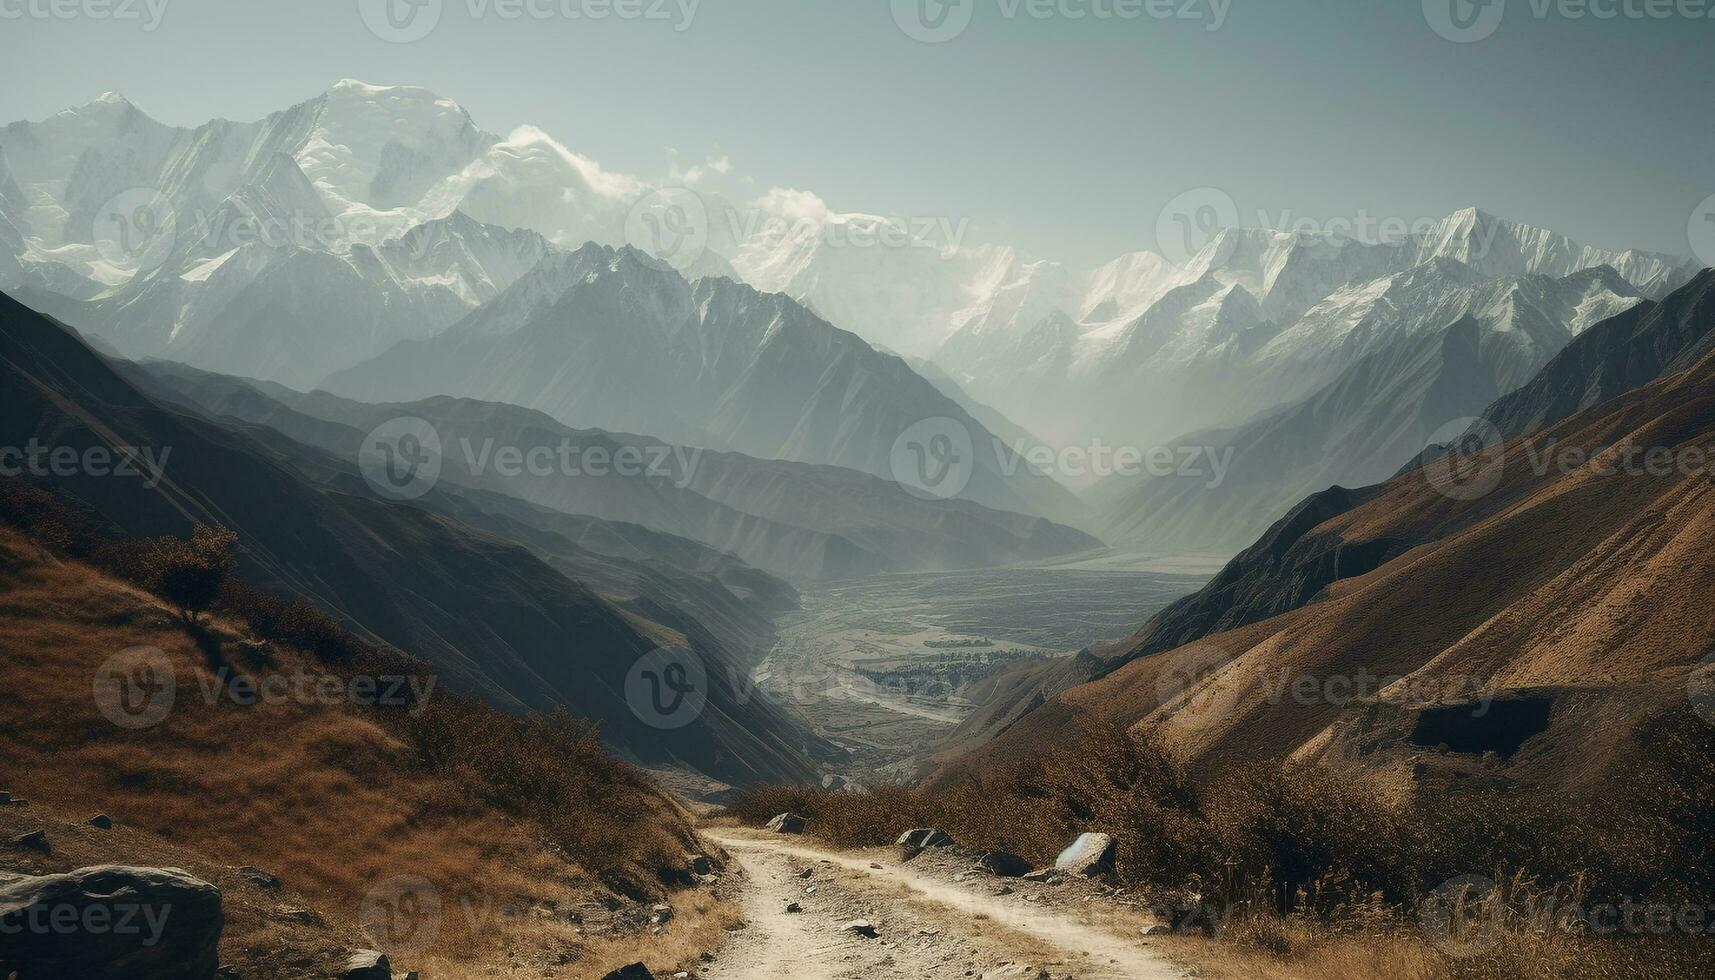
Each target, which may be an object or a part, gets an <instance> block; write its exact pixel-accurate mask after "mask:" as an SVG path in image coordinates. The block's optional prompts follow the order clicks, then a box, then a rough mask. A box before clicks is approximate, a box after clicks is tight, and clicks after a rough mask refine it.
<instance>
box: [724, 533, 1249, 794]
mask: <svg viewBox="0 0 1715 980" xmlns="http://www.w3.org/2000/svg"><path fill="white" fill-rule="evenodd" d="M1218 569H1219V562H1217V561H1216V560H1214V559H1209V558H1176V559H1162V558H1154V557H1148V556H1108V557H1102V558H1095V559H1089V560H1085V561H1079V562H1068V563H1038V564H1030V565H1014V566H1008V567H1005V568H992V569H973V570H968V571H948V572H928V573H918V574H902V575H875V576H869V577H866V578H860V579H848V580H843V581H838V582H829V583H822V584H819V585H816V586H813V587H808V588H804V589H802V590H801V591H800V606H801V608H800V609H799V610H797V611H794V612H791V613H788V614H787V615H785V616H783V617H782V618H781V619H780V621H779V624H778V626H779V633H780V639H779V642H778V643H777V644H776V646H775V647H774V649H773V651H771V652H770V654H769V655H768V657H767V658H766V659H765V660H764V661H763V662H762V663H761V664H759V665H758V666H757V668H756V670H755V671H754V672H753V674H752V681H753V683H754V684H755V686H756V687H757V688H758V689H760V690H762V691H765V692H767V693H768V694H769V695H771V696H772V697H774V698H775V699H777V700H779V701H780V702H782V703H783V704H785V705H786V706H787V707H788V708H790V709H791V710H793V711H795V712H796V713H798V714H799V715H801V716H802V717H803V718H804V720H805V721H806V723H807V724H809V726H810V727H811V728H812V729H813V730H814V731H815V732H816V733H817V734H818V735H820V736H821V737H822V738H823V739H826V740H827V741H828V742H831V743H832V744H833V745H835V746H836V747H838V748H840V749H843V750H845V751H846V752H847V753H849V758H848V760H847V762H846V763H845V764H844V766H843V771H842V772H841V773H840V775H841V776H843V777H845V778H847V779H850V780H852V781H854V782H857V783H859V784H868V783H872V782H874V781H877V780H881V781H898V780H905V779H909V778H911V777H912V776H913V775H915V773H916V771H917V768H918V767H919V766H920V765H921V763H922V762H923V761H924V759H925V757H926V754H927V751H928V750H929V749H930V748H931V747H932V745H933V744H934V743H935V742H936V741H937V740H938V739H940V738H942V737H944V736H945V735H946V734H947V733H948V732H950V731H951V730H952V729H953V728H954V727H955V726H956V725H957V724H958V723H959V722H961V721H962V720H964V718H965V716H966V715H967V714H968V713H969V712H970V710H971V709H972V707H973V706H974V701H973V698H980V695H978V694H973V692H972V688H974V687H975V686H977V685H978V684H980V683H981V682H982V681H984V680H986V679H987V678H989V677H991V676H994V675H995V674H997V673H999V672H1001V671H1004V670H1006V669H1007V668H1008V667H1009V666H1011V665H1014V664H1022V663H1030V662H1040V661H1042V660H1046V659H1050V658H1054V657H1059V656H1065V655H1069V654H1072V653H1076V652H1077V651H1078V650H1080V649H1083V648H1085V647H1088V646H1090V645H1091V644H1095V643H1100V642H1103V641H1114V640H1118V639H1119V638H1121V637H1123V636H1125V635H1126V634H1128V633H1130V632H1131V631H1132V630H1133V629H1135V628H1136V622H1135V620H1136V618H1137V616H1138V615H1139V614H1140V612H1141V613H1142V614H1143V615H1152V614H1153V613H1154V612H1156V611H1158V610H1160V609H1162V608H1164V607H1166V606H1167V605H1168V604H1169V603H1171V602H1173V601H1174V600H1176V599H1179V598H1181V597H1183V596H1186V595H1189V594H1191V593H1193V592H1195V591H1196V590H1197V589H1198V588H1200V587H1201V586H1202V585H1203V583H1204V582H1205V581H1207V580H1208V578H1209V576H1210V575H1212V574H1213V573H1214V572H1215V571H1217V570H1218Z"/></svg>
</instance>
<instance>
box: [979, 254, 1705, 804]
mask: <svg viewBox="0 0 1715 980" xmlns="http://www.w3.org/2000/svg"><path fill="white" fill-rule="evenodd" d="M1707 286H1708V282H1707V277H1704V278H1702V279H1699V280H1698V281H1697V282H1694V283H1693V284H1691V285H1689V286H1687V287H1685V288H1684V289H1682V290H1680V291H1679V293H1678V294H1676V295H1675V296H1673V297H1670V298H1669V299H1668V300H1667V301H1666V302H1664V304H1663V305H1664V306H1671V307H1672V308H1673V309H1675V310H1679V311H1687V310H1691V309H1694V308H1695V303H1694V302H1692V301H1693V300H1698V299H1701V297H1702V296H1703V295H1704V294H1705V293H1706V290H1707ZM1664 322H1673V321H1672V320H1668V321H1664ZM1678 322H1680V323H1685V322H1686V321H1684V320H1681V321H1678ZM1708 330H1709V323H1708V321H1707V319H1704V320H1703V322H1702V326H1701V328H1697V329H1682V330H1681V331H1680V332H1677V336H1678V337H1679V338H1680V340H1679V341H1678V343H1679V345H1680V349H1681V350H1682V351H1683V352H1685V353H1686V356H1688V357H1690V356H1697V355H1696V354H1695V352H1696V351H1698V350H1700V349H1703V348H1702V345H1703V343H1704V341H1703V337H1705V336H1706V335H1707V332H1708ZM1668 333H1672V331H1668ZM1665 335H1666V334H1664V336H1665ZM1593 336H1598V337H1603V336H1605V337H1606V338H1607V341H1608V344H1609V345H1610V346H1608V348H1607V349H1608V350H1610V351H1613V352H1614V353H1615V354H1616V355H1617V356H1618V355H1623V353H1624V351H1625V348H1626V345H1627V344H1628V343H1630V342H1631V341H1632V340H1633V339H1634V337H1635V336H1636V335H1635V334H1634V333H1633V332H1632V331H1631V330H1628V329H1619V328H1612V327H1610V328H1608V329H1605V330H1603V331H1602V333H1600V334H1593ZM1672 346H1673V345H1672V344H1669V343H1666V342H1664V343H1663V344H1662V345H1661V346H1660V347H1658V348H1656V349H1657V350H1658V351H1661V352H1662V353H1661V354H1660V355H1658V356H1659V360H1658V363H1662V364H1665V365H1669V370H1671V369H1672V365H1674V362H1675V360H1676V357H1675V356H1671V355H1673V352H1672V350H1671V349H1670V348H1671V347H1672ZM1568 355H1571V356H1567V357H1566V360H1565V361H1564V362H1561V361H1557V362H1555V363H1554V364H1551V365H1550V366H1549V367H1548V368H1547V369H1545V371H1544V374H1545V375H1549V374H1554V373H1558V372H1557V368H1566V367H1568V366H1570V365H1573V364H1576V363H1578V362H1579V361H1580V360H1581V359H1583V358H1589V357H1590V352H1588V351H1585V352H1583V353H1582V354H1581V355H1574V354H1573V353H1572V352H1570V351H1569V352H1568ZM1586 363H1590V361H1586ZM1712 392H1715V355H1711V354H1709V353H1704V354H1702V355H1701V357H1700V358H1699V359H1698V360H1696V361H1695V362H1694V363H1693V364H1691V365H1690V366H1689V367H1686V368H1685V369H1684V370H1679V371H1677V373H1671V374H1668V375H1666V376H1664V377H1661V378H1659V379H1657V380H1654V381H1651V382H1650V383H1648V384H1647V385H1645V386H1644V387H1642V388H1639V389H1637V390H1635V391H1632V392H1629V393H1625V394H1622V395H1620V396H1619V397H1616V398H1614V399H1612V400H1609V401H1607V402H1604V403H1602V404H1599V405H1596V406H1594V407H1590V408H1587V409H1584V410H1583V411H1581V412H1578V413H1577V414H1574V415H1571V416H1569V417H1567V418H1565V419H1562V420H1560V421H1559V422H1557V423H1554V424H1551V425H1547V426H1546V427H1544V428H1541V429H1540V430H1539V431H1537V432H1536V433H1534V434H1533V435H1531V436H1529V437H1526V438H1523V439H1515V440H1512V441H1510V442H1508V443H1507V444H1506V445H1505V446H1504V448H1499V449H1496V450H1493V451H1490V452H1482V453H1477V454H1474V455H1466V456H1464V457H1462V458H1461V459H1460V460H1459V462H1458V463H1457V466H1458V467H1459V469H1458V470H1454V469H1452V467H1453V466H1454V465H1455V464H1453V463H1452V461H1442V462H1441V464H1439V465H1437V464H1436V463H1431V464H1430V465H1428V466H1426V467H1424V468H1422V469H1414V470H1411V471H1409V472H1406V473H1403V474H1401V475H1399V476H1398V477H1395V478H1394V479H1393V480H1391V481H1389V482H1388V483H1386V484H1383V485H1381V486H1378V487H1374V488H1370V489H1367V490H1364V491H1360V492H1349V491H1345V490H1341V489H1339V488H1335V489H1333V490H1330V491H1327V492H1326V493H1324V494H1320V495H1318V496H1316V497H1313V498H1311V499H1309V500H1307V501H1305V502H1304V504H1302V505H1301V506H1300V507H1299V508H1298V509H1297V510H1295V511H1294V512H1293V514H1291V515H1289V516H1288V517H1287V518H1286V519H1284V520H1283V521H1281V522H1280V523H1279V524H1278V525H1276V527H1275V528H1273V529H1271V530H1270V532H1269V534H1268V535H1267V536H1265V538H1264V539H1263V540H1262V541H1260V542H1258V543H1257V544H1256V545H1255V546H1254V547H1252V548H1251V549H1249V550H1248V551H1246V552H1245V553H1244V554H1242V555H1241V556H1240V557H1239V558H1237V559H1235V560H1234V562H1233V563H1232V564H1231V565H1230V566H1229V567H1228V568H1227V569H1226V570H1225V571H1223V573H1222V574H1221V575H1220V576H1218V577H1217V578H1216V579H1215V580H1214V581H1212V582H1211V583H1210V584H1209V585H1208V586H1207V587H1206V588H1205V589H1204V590H1203V591H1202V592H1200V593H1198V594H1197V595H1195V596H1192V597H1189V598H1187V599H1186V600H1183V601H1181V602H1180V603H1178V604H1176V605H1175V606H1173V607H1170V608H1169V609H1168V610H1166V611H1164V612H1163V613H1162V614H1160V615H1159V616H1157V617H1156V618H1155V619H1154V620H1152V621H1151V622H1150V623H1149V624H1148V625H1146V626H1145V627H1144V628H1143V629H1142V630H1141V631H1140V632H1139V633H1138V634H1137V636H1135V637H1134V638H1133V639H1132V641H1131V642H1130V643H1129V644H1128V646H1127V648H1126V649H1124V650H1122V651H1120V652H1118V653H1117V654H1116V655H1114V656H1113V657H1112V658H1111V659H1110V660H1109V663H1108V666H1107V668H1106V669H1105V676H1103V677H1101V679H1099V680H1097V681H1095V682H1093V683H1091V684H1087V685H1083V686H1080V687H1076V688H1072V689H1069V690H1066V691H1064V692H1063V693H1060V694H1059V695H1058V696H1057V697H1051V698H1048V699H1046V702H1045V703H1044V705H1043V707H1041V708H1040V709H1038V710H1036V711H1033V712H1030V713H1029V714H1028V715H1026V716H1025V717H1024V718H1022V719H1020V720H1018V721H1016V722H1014V723H1013V724H1012V725H1011V727H1010V728H1009V729H1008V730H1007V731H1006V732H1005V733H1004V734H1002V735H1001V736H1000V737H999V738H998V739H997V740H996V741H995V742H994V743H993V744H991V745H989V746H988V747H987V748H985V749H984V750H982V752H981V754H980V755H979V756H978V758H982V757H988V756H1004V755H1008V754H1015V753H1020V752H1034V751H1039V750H1040V748H1041V746H1042V745H1043V744H1044V743H1045V742H1052V741H1055V740H1057V739H1059V738H1060V737H1062V736H1063V735H1064V734H1066V733H1067V732H1069V731H1071V730H1072V729H1074V728H1076V727H1077V726H1079V725H1083V724H1087V723H1089V722H1090V721H1093V720H1097V719H1102V720H1109V721H1115V722H1119V723H1122V724H1125V725H1128V726H1138V727H1141V728H1145V729H1149V730H1153V731H1159V732H1160V733H1161V734H1162V735H1163V736H1164V737H1165V738H1166V740H1167V744H1169V745H1172V746H1174V747H1175V749H1176V750H1178V751H1180V752H1182V753H1183V754H1184V755H1185V756H1186V757H1187V758H1188V759H1190V760H1191V761H1192V762H1193V763H1194V764H1195V765H1197V766H1199V767H1214V766H1219V765H1222V764H1227V763H1233V762H1238V761H1240V760H1242V759H1246V758H1255V757H1258V756H1265V757H1281V756H1287V755H1296V756H1298V757H1301V758H1315V759H1320V760H1323V761H1325V762H1328V763H1330V764H1334V765H1339V766H1344V767H1348V768H1351V769H1354V770H1362V771H1365V772H1369V773H1371V774H1374V775H1376V776H1377V777H1378V778H1380V779H1382V780H1383V781H1384V783H1385V782H1386V781H1389V780H1393V781H1409V780H1412V779H1426V778H1427V779H1436V778H1442V777H1448V778H1458V779H1464V780H1470V781H1472V782H1473V784H1482V785H1503V786H1504V785H1511V784H1532V783H1546V784H1551V785H1555V786H1558V787H1563V788H1567V789H1572V790H1576V789H1577V788H1579V787H1582V786H1589V785H1591V784H1593V783H1596V782H1600V781H1604V780H1608V779H1613V778H1617V777H1618V776H1619V774H1621V773H1623V772H1624V771H1625V767H1626V760H1627V759H1628V758H1630V757H1631V753H1634V752H1637V751H1641V750H1642V747H1641V746H1639V745H1638V744H1636V743H1635V742H1633V741H1631V740H1630V736H1629V734H1628V733H1630V732H1632V731H1634V730H1635V729H1636V726H1637V724H1638V722H1639V721H1640V720H1642V719H1644V718H1647V717H1650V716H1651V715H1653V714H1655V713H1658V712H1660V711H1662V710H1664V709H1665V708H1666V707H1668V706H1671V705H1676V704H1682V703H1683V699H1684V698H1685V696H1686V691H1687V687H1686V685H1687V684H1688V682H1689V681H1690V677H1691V672H1692V670H1693V668H1694V667H1695V665H1696V664H1697V663H1698V661H1699V659H1700V658H1703V657H1704V656H1706V655H1707V653H1708V651H1709V650H1710V649H1711V648H1715V608H1712V607H1710V606H1709V604H1708V603H1707V602H1705V601H1703V598H1702V596H1703V594H1704V593H1705V592H1707V590H1708V589H1709V587H1710V582H1711V579H1712V578H1715V558H1711V556H1710V555H1709V553H1708V548H1707V547H1706V543H1707V540H1708V536H1709V534H1710V533H1711V532H1712V530H1715V483H1712V482H1711V480H1710V470H1709V463H1710V460H1711V458H1715V457H1711V455H1710V452H1709V450H1710V448H1711V447H1715V395H1712V394H1711V393H1712ZM1550 447H1558V448H1559V449H1560V450H1565V449H1567V448H1576V449H1577V450H1579V453H1578V454H1574V455H1562V456H1557V457H1555V458H1556V459H1557V460H1558V462H1556V463H1555V464H1553V465H1549V466H1542V465H1540V463H1539V460H1541V459H1542V458H1544V456H1546V455H1547V454H1548V453H1549V449H1550ZM1650 450H1653V451H1654V456H1653V457H1652V456H1651V455H1649V453H1648V452H1647V451H1650ZM1652 458H1654V459H1657V460H1658V462H1657V463H1654V464H1651V463H1649V462H1648V460H1650V459H1652ZM1661 460H1666V461H1668V463H1669V465H1661V463H1660V461H1661ZM1485 491H1486V492H1485ZM966 734H967V736H969V735H973V734H974V733H971V732H967V733H966ZM1449 743H1450V744H1451V747H1449ZM1485 752H1492V753H1494V754H1493V755H1491V756H1488V757H1485V756H1484V753H1485ZM967 761H968V760H967Z"/></svg>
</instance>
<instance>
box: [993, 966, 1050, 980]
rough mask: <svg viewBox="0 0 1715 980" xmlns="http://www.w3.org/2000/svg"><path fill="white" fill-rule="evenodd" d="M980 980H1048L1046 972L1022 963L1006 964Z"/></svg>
mask: <svg viewBox="0 0 1715 980" xmlns="http://www.w3.org/2000/svg"><path fill="white" fill-rule="evenodd" d="M982 980H1049V978H1048V971H1047V970H1043V969H1038V968H1037V967H1034V966H1026V965H1024V964H1023V963H1007V964H1005V965H1004V966H1001V967H1000V968H998V969H994V970H990V971H988V972H987V973H985V974H983V976H982Z"/></svg>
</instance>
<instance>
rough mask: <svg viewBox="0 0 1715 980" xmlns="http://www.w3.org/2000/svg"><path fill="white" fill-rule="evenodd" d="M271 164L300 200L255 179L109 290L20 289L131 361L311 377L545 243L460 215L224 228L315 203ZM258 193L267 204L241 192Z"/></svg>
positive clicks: (409, 325)
mask: <svg viewBox="0 0 1715 980" xmlns="http://www.w3.org/2000/svg"><path fill="white" fill-rule="evenodd" d="M274 163H275V166H276V167H277V169H275V170H272V171H270V173H274V174H279V173H285V172H289V173H290V180H289V183H290V184H291V186H292V187H294V188H295V189H296V190H295V193H296V194H297V195H298V196H300V197H306V198H307V203H300V204H299V205H297V206H296V207H294V206H290V205H285V204H281V203H279V202H278V201H271V200H267V198H268V197H269V196H268V195H264V194H262V193H260V191H261V188H262V187H264V186H265V185H250V186H248V187H247V188H246V190H244V191H242V192H240V194H238V195H234V197H232V198H230V199H229V200H228V201H227V202H226V204H225V205H223V210H226V209H230V210H232V211H233V212H234V213H232V214H226V215H223V216H222V215H217V217H216V218H215V220H214V222H213V223H212V224H211V225H210V226H209V230H208V231H207V232H206V234H204V235H202V236H201V237H189V236H185V237H182V238H181V244H180V245H179V246H178V247H177V249H176V250H175V251H174V252H173V253H172V255H171V256H170V257H168V258H167V259H166V260H165V261H164V262H163V263H162V265H161V266H160V267H159V268H157V269H153V270H149V271H146V272H144V273H142V274H141V275H139V276H137V277H136V278H134V279H132V280H131V281H130V282H128V283H127V284H126V285H124V286H123V287H120V288H118V289H116V290H114V291H113V292H111V293H110V294H108V295H103V296H99V297H96V298H94V299H91V300H88V301H86V302H82V303H76V302H67V301H59V302H55V301H53V300H51V299H49V300H47V301H46V302H44V301H43V300H44V299H46V297H45V295H44V293H43V292H42V291H41V290H35V291H31V292H30V293H28V294H27V295H26V298H27V299H29V300H30V301H31V302H36V303H39V304H40V305H42V306H44V307H45V308H49V309H52V310H53V312H54V313H55V314H56V315H58V316H60V317H62V318H64V319H66V320H68V321H69V322H71V323H72V324H73V325H74V326H76V327H77V328H78V329H79V330H80V331H83V332H84V333H86V334H88V335H90V336H92V337H96V338H99V339H101V340H103V341H105V342H107V343H109V344H111V345H112V346H113V347H114V348H115V349H117V350H119V351H121V352H122V353H124V354H125V355H126V356H129V357H134V358H141V357H162V358H173V359H177V360H182V361H184V362H186V363H189V364H192V365H195V366H198V367H202V368H204V369H206V370H212V371H222V372H235V371H236V372H245V373H247V374H251V375H255V376H257V377H262V378H267V379H269V380H276V381H280V382H282V383H286V384H298V385H302V386H307V385H308V384H310V383H311V382H313V381H315V380H318V379H320V378H321V377H323V376H325V375H326V374H327V373H328V372H330V371H333V370H337V369H339V368H342V367H345V366H347V365H350V364H352V363H355V362H356V361H358V360H360V359H362V358H365V357H369V356H372V355H374V354H376V353H379V352H380V351H382V350H385V349H386V348H388V347H390V346H391V345H393V344H394V343H396V342H398V341H400V340H403V339H409V338H421V337H427V336H431V335H433V334H434V333H435V332H437V331H438V330H440V329H442V328H444V327H446V326H448V325H450V324H452V323H453V322H455V321H456V320H458V319H459V318H461V317H463V316H464V315H466V314H467V313H469V312H470V311H471V310H473V309H475V308H476V307H477V306H479V305H481V304H482V303H484V302H486V301H487V300H489V299H492V298H493V297H494V296H495V295H497V294H498V293H499V292H500V291H501V290H502V289H504V288H505V287H507V286H509V285H511V284H512V283H513V282H514V281H516V280H517V279H518V277H519V276H521V275H523V274H524V273H525V272H527V271H528V270H529V269H531V268H532V267H534V266H535V265H536V264H537V263H538V262H540V261H541V260H542V258H543V256H544V255H546V254H547V251H548V246H547V243H546V242H545V241H544V240H543V239H542V238H541V237H540V236H538V235H535V234H532V233H529V232H511V231H504V230H502V229H499V228H494V227H492V226H488V225H482V224H479V223H477V222H475V221H473V220H471V219H470V218H469V217H467V216H465V215H462V214H458V213H455V214H453V215H451V216H449V217H447V218H444V219H439V220H436V221H431V222H428V223H426V224H422V225H418V226H416V227H415V228H412V229H411V230H410V231H408V232H406V233H404V234H402V235H400V236H398V237H396V238H391V239H388V240H386V241H384V242H381V243H380V244H377V245H374V246H371V245H367V244H363V243H353V242H341V241H337V240H316V239H314V238H307V239H306V238H296V239H294V238H291V237H280V238H271V239H266V240H253V239H249V238H247V237H244V236H239V240H234V239H233V238H232V237H229V236H227V235H226V234H225V232H223V230H222V229H235V228H242V227H248V226H254V227H259V228H277V229H279V228H288V227H293V225H291V224H289V222H292V221H294V220H299V219H298V218H295V217H294V216H301V215H303V214H305V213H307V212H308V210H309V209H310V208H311V207H319V204H318V203H317V202H316V201H315V198H314V197H313V193H314V192H313V190H312V189H311V188H310V186H309V184H308V183H307V181H306V178H305V176H304V175H303V173H302V172H300V171H298V170H297V169H296V166H295V165H294V164H293V163H292V162H291V161H290V160H287V159H286V158H285V157H284V156H279V157H276V158H275V161H274ZM281 180H282V181H284V180H285V179H284V178H281ZM253 196H254V197H258V198H262V199H264V202H263V203H251V202H248V201H246V200H245V198H249V197H253ZM237 212H242V213H237ZM258 213H272V214H273V215H274V216H272V217H268V216H263V217H257V216H255V215H257V214H258ZM252 223H253V224H252Z"/></svg>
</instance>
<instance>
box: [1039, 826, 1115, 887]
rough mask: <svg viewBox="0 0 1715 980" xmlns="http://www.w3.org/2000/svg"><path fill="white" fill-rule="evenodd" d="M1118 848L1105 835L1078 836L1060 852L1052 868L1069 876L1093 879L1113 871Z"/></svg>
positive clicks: (1111, 839) (1112, 840) (1110, 838)
mask: <svg viewBox="0 0 1715 980" xmlns="http://www.w3.org/2000/svg"><path fill="white" fill-rule="evenodd" d="M1118 856H1119V846H1118V845H1117V844H1115V843H1114V839H1113V838H1112V837H1109V836H1108V835H1107V834H1080V835H1078V839H1077V840H1075V841H1073V842H1072V845H1071V846H1070V847H1068V848H1066V849H1065V850H1064V851H1061V852H1060V856H1059V857H1058V858H1056V859H1055V860H1054V868H1055V870H1058V871H1064V872H1065V873H1067V874H1069V875H1083V876H1084V877H1086V878H1094V877H1096V876H1097V875H1105V874H1107V873H1108V872H1110V871H1112V870H1113V869H1114V860H1115V858H1117V857H1118Z"/></svg>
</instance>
